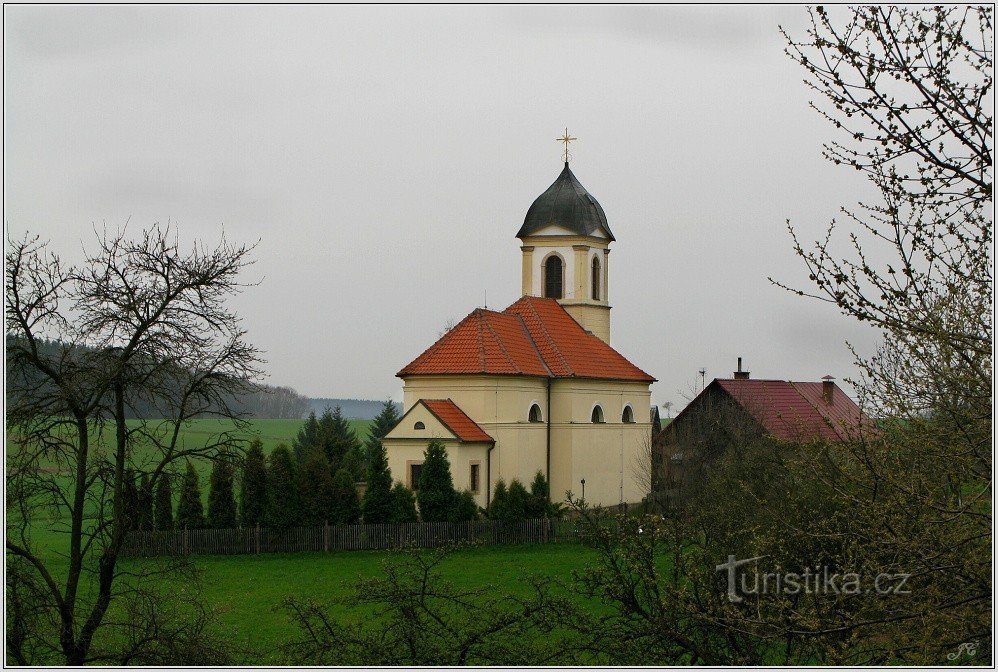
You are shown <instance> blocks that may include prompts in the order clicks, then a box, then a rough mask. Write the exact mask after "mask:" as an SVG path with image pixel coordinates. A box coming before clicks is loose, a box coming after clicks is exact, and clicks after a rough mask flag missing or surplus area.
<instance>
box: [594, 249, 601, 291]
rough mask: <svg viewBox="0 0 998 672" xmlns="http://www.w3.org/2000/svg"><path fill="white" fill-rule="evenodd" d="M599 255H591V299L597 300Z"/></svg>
mask: <svg viewBox="0 0 998 672" xmlns="http://www.w3.org/2000/svg"><path fill="white" fill-rule="evenodd" d="M599 288H600V276H599V257H593V301H599Z"/></svg>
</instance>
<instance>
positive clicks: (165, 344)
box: [5, 225, 259, 664]
mask: <svg viewBox="0 0 998 672" xmlns="http://www.w3.org/2000/svg"><path fill="white" fill-rule="evenodd" d="M250 251H251V248H249V247H246V246H232V245H230V244H229V243H228V242H227V241H225V239H224V238H223V239H222V241H221V242H220V243H219V244H218V245H217V246H216V247H214V248H209V247H206V246H204V245H201V244H197V245H195V246H194V247H193V248H192V249H189V250H184V249H182V248H181V247H180V244H179V242H178V241H177V240H176V237H175V233H174V232H172V231H171V230H170V229H169V228H168V227H160V226H158V225H157V226H153V227H151V228H150V229H148V230H146V231H144V232H142V233H141V234H140V235H139V236H137V237H136V238H134V239H132V238H130V237H128V235H127V234H126V233H125V232H119V233H117V234H114V235H111V234H108V233H107V232H105V233H103V234H98V236H97V245H96V248H95V249H94V250H93V251H92V252H90V253H88V254H87V255H86V259H85V262H84V263H83V264H82V265H80V266H78V267H67V266H65V265H64V264H63V263H62V262H61V260H60V259H59V258H58V257H57V256H56V255H55V254H53V253H51V252H50V251H49V250H48V248H47V246H46V244H45V243H41V242H39V240H38V239H37V238H32V237H28V236H26V237H25V238H23V239H21V240H19V241H13V240H12V241H10V244H9V249H8V252H7V254H6V278H5V279H6V283H5V284H6V286H5V291H6V297H5V298H6V326H7V334H8V340H7V357H8V359H7V361H8V370H9V376H8V381H7V383H8V404H9V406H8V428H9V430H10V432H11V435H12V436H13V437H14V439H15V440H14V441H12V442H11V443H10V444H9V450H8V465H7V466H8V528H7V541H6V548H7V552H8V559H10V558H11V556H14V557H16V558H20V559H21V560H22V561H23V562H24V564H25V566H26V567H27V568H29V569H30V571H31V572H33V575H34V580H36V581H37V583H38V584H39V585H41V586H42V587H44V595H45V596H46V599H47V603H48V606H49V608H50V609H51V610H52V613H53V614H54V615H55V617H54V620H55V621H56V622H57V624H58V627H57V633H56V635H55V643H54V644H53V648H56V649H57V650H58V651H59V652H60V654H61V655H62V656H63V657H64V659H65V662H66V663H68V664H84V663H86V662H88V661H92V660H103V659H107V656H108V655H109V654H108V653H107V652H106V651H100V652H96V651H94V644H95V635H96V634H97V632H98V630H99V629H101V628H102V627H103V626H104V625H105V617H106V616H107V615H108V612H109V609H110V608H111V606H112V602H113V601H114V600H115V599H116V598H117V597H118V596H119V595H120V591H122V590H134V588H135V585H136V584H135V582H134V581H132V580H130V579H128V578H126V575H125V574H123V572H122V570H121V568H120V567H119V563H118V555H119V552H120V550H121V547H122V543H123V541H124V537H125V534H126V533H127V531H128V529H129V527H130V520H129V515H128V511H127V510H126V502H125V486H126V484H125V479H126V474H127V473H129V472H134V473H137V474H147V475H148V477H149V481H150V487H155V484H156V483H157V481H158V479H159V478H160V477H161V476H162V475H163V474H164V473H166V472H168V471H170V470H171V469H172V468H173V466H174V465H175V464H176V463H177V462H178V461H183V460H187V459H190V458H196V457H199V458H206V459H212V460H216V459H231V458H233V457H234V456H235V455H237V453H238V451H239V450H240V447H241V440H240V439H239V438H238V434H239V430H240V427H241V424H240V423H241V422H242V420H241V418H240V416H239V414H238V413H237V412H236V411H235V410H234V409H233V407H232V403H233V400H234V399H235V398H237V397H238V395H239V394H240V393H242V392H245V391H248V390H250V389H251V386H252V381H253V379H254V378H256V377H257V376H258V375H259V372H258V370H257V368H256V364H257V361H258V353H257V350H256V349H254V348H253V347H252V346H251V345H249V344H247V343H246V342H245V340H244V336H245V332H244V331H243V330H242V328H241V327H240V323H239V319H238V317H237V316H236V315H235V314H234V313H233V312H231V311H230V310H229V309H228V308H227V307H226V301H227V299H228V298H229V297H230V296H231V295H232V294H234V293H236V292H238V291H240V289H241V287H242V286H243V285H242V284H240V282H239V280H238V276H239V274H240V272H241V271H243V269H244V268H245V267H246V265H247V264H248V263H249V258H248V255H249V253H250ZM139 404H144V405H152V406H153V407H155V408H156V409H158V411H159V412H158V413H157V415H158V416H159V417H160V418H161V419H157V420H148V419H141V420H136V421H131V422H126V419H127V418H128V416H129V415H131V413H130V409H132V408H133V407H134V406H137V405H139ZM203 416H210V417H220V418H227V419H230V420H232V424H231V428H230V429H226V430H222V431H220V432H218V433H217V434H215V435H213V436H210V437H209V438H208V439H207V440H205V441H204V442H203V443H198V444H190V443H183V442H182V441H181V439H180V437H181V429H182V428H183V426H184V424H185V423H187V422H189V421H190V420H191V419H193V418H196V417H203ZM43 520H51V521H53V522H52V525H53V526H54V528H55V529H56V530H57V531H58V532H60V533H62V535H64V536H63V539H64V540H65V547H64V548H63V549H62V555H64V557H65V560H64V562H65V564H66V568H65V570H59V571H57V570H56V569H54V567H53V565H52V562H53V560H54V559H53V557H52V554H51V553H50V552H45V551H43V550H42V549H41V548H39V546H38V545H37V544H36V543H34V541H33V538H32V531H33V529H34V528H35V526H37V525H38V524H40V523H41V522H42V521H43ZM56 560H58V561H62V560H61V559H56ZM133 578H134V577H133ZM35 634H36V635H37V636H44V633H35ZM113 639H114V638H113V637H102V638H101V639H100V641H101V644H108V645H110V642H111V641H112V640H113Z"/></svg>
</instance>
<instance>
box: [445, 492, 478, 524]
mask: <svg viewBox="0 0 998 672" xmlns="http://www.w3.org/2000/svg"><path fill="white" fill-rule="evenodd" d="M450 519H451V522H454V523H463V522H465V521H468V520H478V504H476V503H475V496H474V495H473V494H471V491H470V490H465V491H464V492H462V493H460V494H459V495H458V496H457V499H456V500H455V503H454V508H453V509H452V510H451V518H450Z"/></svg>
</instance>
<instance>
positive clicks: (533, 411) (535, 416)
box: [527, 404, 544, 422]
mask: <svg viewBox="0 0 998 672" xmlns="http://www.w3.org/2000/svg"><path fill="white" fill-rule="evenodd" d="M527 419H528V420H529V421H530V422H544V418H542V417H541V407H540V406H538V405H537V404H534V405H533V406H531V407H530V415H529V416H527Z"/></svg>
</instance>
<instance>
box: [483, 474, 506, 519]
mask: <svg viewBox="0 0 998 672" xmlns="http://www.w3.org/2000/svg"><path fill="white" fill-rule="evenodd" d="M508 500H509V491H508V490H507V489H506V481H504V480H503V479H501V478H500V479H499V480H498V481H496V487H495V491H494V492H493V493H492V501H491V502H490V503H489V510H488V516H489V518H490V519H492V520H507V519H508V517H509V516H508V514H507V511H508V509H509V505H508Z"/></svg>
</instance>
